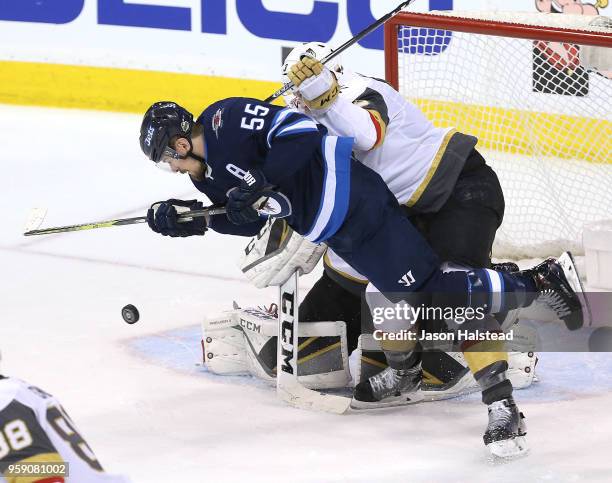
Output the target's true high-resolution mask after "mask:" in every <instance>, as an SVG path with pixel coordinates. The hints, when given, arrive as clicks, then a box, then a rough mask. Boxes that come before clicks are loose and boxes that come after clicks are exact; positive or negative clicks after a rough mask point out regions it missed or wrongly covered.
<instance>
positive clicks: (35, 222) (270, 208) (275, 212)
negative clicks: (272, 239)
mask: <svg viewBox="0 0 612 483" xmlns="http://www.w3.org/2000/svg"><path fill="white" fill-rule="evenodd" d="M260 194H261V196H260V198H259V199H258V200H257V201H256V202H255V203H253V208H255V209H256V210H257V211H258V212H259V214H260V215H266V216H273V217H275V218H284V217H287V216H289V215H291V203H290V202H289V200H288V199H287V197H286V196H285V195H283V194H282V193H279V192H277V191H273V190H269V189H268V190H264V191H262V192H261V193H260ZM226 212H227V210H226V208H225V207H224V206H216V207H212V206H209V207H208V208H204V209H202V210H192V211H189V212H185V213H181V214H179V216H178V221H179V222H185V221H191V218H200V217H202V216H205V217H208V216H213V215H223V214H225V213H226ZM46 213H47V210H45V209H44V208H34V209H33V210H32V211H31V212H30V215H29V216H28V219H27V222H26V228H25V229H26V231H25V233H24V234H23V235H24V236H32V235H50V234H52V233H66V232H70V231H82V230H94V229H96V228H107V227H110V226H124V225H135V224H137V223H146V221H147V217H146V216H137V217H135V218H118V219H116V220H106V221H97V222H94V223H82V224H80V225H68V226H57V227H53V228H43V229H40V230H38V229H36V228H38V227H39V226H40V225H41V223H42V221H43V219H44V217H45V214H46Z"/></svg>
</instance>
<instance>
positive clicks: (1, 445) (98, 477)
mask: <svg viewBox="0 0 612 483" xmlns="http://www.w3.org/2000/svg"><path fill="white" fill-rule="evenodd" d="M1 362H2V361H1V360H0V363H1ZM0 369H1V367H0ZM24 471H25V472H27V475H24ZM70 481H73V482H78V483H81V482H82V483H126V482H128V481H129V480H128V479H126V478H124V477H122V476H116V475H115V476H114V475H110V474H108V473H106V472H105V471H104V469H103V468H102V466H101V464H100V462H99V461H98V458H97V457H96V455H95V454H94V452H93V451H92V449H91V448H90V447H89V445H88V444H87V442H86V441H85V440H84V439H83V437H82V436H81V434H80V433H79V431H78V430H77V429H76V427H75V425H74V422H73V421H72V420H71V419H70V417H69V416H68V414H67V413H66V410H65V409H64V408H63V407H62V405H61V404H60V402H59V401H58V400H57V399H56V398H55V397H53V396H52V395H51V394H48V393H47V392H45V391H43V390H42V389H39V388H38V387H36V386H33V385H32V384H29V383H27V382H26V381H23V380H21V379H16V378H14V377H6V376H3V375H1V373H0V482H7V483H64V482H70Z"/></svg>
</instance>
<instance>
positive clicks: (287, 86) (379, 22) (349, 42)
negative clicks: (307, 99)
mask: <svg viewBox="0 0 612 483" xmlns="http://www.w3.org/2000/svg"><path fill="white" fill-rule="evenodd" d="M413 1H414V0H408V1H406V2H402V3H400V4H399V5H398V6H397V7H395V8H394V9H393V10H392V11H391V12H389V13H388V14H386V15H383V16H382V17H380V18H379V19H378V20H376V21H375V22H374V23H373V24H371V25H370V26H368V27H366V28H365V29H363V30H362V31H361V32H359V33H358V34H357V35H355V36H354V37H353V38H351V39H349V40H347V41H346V42H345V43H343V44H342V45H341V46H340V47H338V48H337V49H336V50H334V51H333V52H332V53H330V54H329V55H327V56H325V57H324V58H323V59H321V63H322V64H326V63H327V62H329V61H330V60H332V59H333V58H334V57H336V56H337V55H340V54H341V53H342V52H344V51H345V50H346V49H348V48H349V47H350V46H352V45H354V44H355V43H357V42H359V41H360V40H361V39H362V38H364V37H365V36H366V35H368V34H369V33H370V32H372V31H373V30H376V29H377V28H378V27H380V26H381V25H382V24H384V23H385V22H386V21H387V20H389V19H390V18H391V17H393V16H394V15H395V14H396V13H398V12H399V11H400V10H402V9H403V8H404V7H407V6H408V5H410V4H411V3H412V2H413ZM292 87H293V82H287V84H285V85H283V87H281V88H280V89H279V90H277V91H276V92H275V93H274V94H272V95H271V96H269V97H267V98H266V99H265V100H264V102H272V101H273V100H274V99H276V98H278V97H280V96H282V95H283V94H284V93H285V92H287V91H288V90H289V89H291V88H292Z"/></svg>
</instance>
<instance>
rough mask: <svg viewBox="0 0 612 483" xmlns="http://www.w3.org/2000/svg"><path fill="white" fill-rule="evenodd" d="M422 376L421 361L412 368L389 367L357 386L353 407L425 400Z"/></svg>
mask: <svg viewBox="0 0 612 483" xmlns="http://www.w3.org/2000/svg"><path fill="white" fill-rule="evenodd" d="M422 378H423V370H422V369H421V363H420V362H419V363H418V364H417V365H415V366H414V367H411V368H410V369H399V370H398V369H393V368H391V367H387V368H386V369H385V370H383V371H382V372H379V373H378V374H376V375H374V376H372V377H370V378H369V379H368V380H367V381H362V382H360V383H359V384H357V385H356V386H355V391H354V392H353V400H352V401H351V407H352V408H355V409H374V408H385V407H392V406H404V405H406V404H413V403H417V402H420V401H422V400H423V395H422V393H421V389H420V388H421V379H422Z"/></svg>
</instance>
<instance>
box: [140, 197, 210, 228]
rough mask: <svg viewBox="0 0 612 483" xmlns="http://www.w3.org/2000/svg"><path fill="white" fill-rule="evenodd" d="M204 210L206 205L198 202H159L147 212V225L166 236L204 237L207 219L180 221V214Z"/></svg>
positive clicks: (171, 200)
mask: <svg viewBox="0 0 612 483" xmlns="http://www.w3.org/2000/svg"><path fill="white" fill-rule="evenodd" d="M203 208H204V205H203V204H202V203H201V202H200V201H197V200H189V201H183V200H175V199H170V200H167V201H158V202H157V203H153V204H152V205H151V208H149V211H147V223H148V224H149V227H150V228H151V230H153V231H154V232H155V233H160V234H161V235H164V236H171V237H177V236H180V237H184V236H191V235H203V234H204V233H205V232H206V230H207V226H206V218H205V217H203V216H201V217H198V218H192V221H181V222H179V221H178V215H179V214H182V213H185V212H188V211H191V210H201V209H203Z"/></svg>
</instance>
